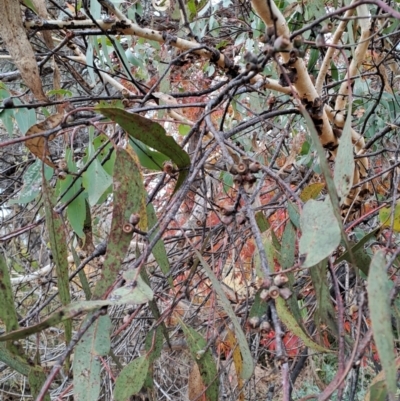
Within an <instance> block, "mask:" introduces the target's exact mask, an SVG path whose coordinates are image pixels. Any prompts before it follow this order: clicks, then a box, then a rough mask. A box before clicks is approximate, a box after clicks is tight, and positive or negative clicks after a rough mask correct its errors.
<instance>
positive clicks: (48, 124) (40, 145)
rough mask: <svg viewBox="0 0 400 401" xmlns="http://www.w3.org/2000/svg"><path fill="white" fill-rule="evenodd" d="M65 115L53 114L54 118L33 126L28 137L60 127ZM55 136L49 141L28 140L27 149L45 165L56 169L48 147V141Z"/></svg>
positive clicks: (36, 138) (40, 139)
mask: <svg viewBox="0 0 400 401" xmlns="http://www.w3.org/2000/svg"><path fill="white" fill-rule="evenodd" d="M63 117H64V115H63V114H62V113H57V114H53V115H52V116H50V117H48V118H46V120H44V121H42V122H41V123H38V124H35V125H32V127H31V128H29V129H28V131H27V133H26V136H31V135H35V134H40V133H42V132H45V131H48V130H50V129H53V128H55V127H57V125H59V124H60V123H61V121H62V119H63ZM54 137H55V135H51V136H50V137H49V138H48V139H46V138H44V137H42V136H39V137H35V138H31V139H27V140H26V141H25V145H26V147H27V148H28V149H29V150H30V151H31V152H32V153H33V154H34V155H35V156H36V157H38V158H39V159H40V160H42V162H43V163H46V164H47V165H48V166H50V167H53V168H55V167H56V165H55V164H54V163H53V162H52V161H51V160H50V158H49V156H50V152H49V148H48V146H47V142H48V141H52V140H53V139H54Z"/></svg>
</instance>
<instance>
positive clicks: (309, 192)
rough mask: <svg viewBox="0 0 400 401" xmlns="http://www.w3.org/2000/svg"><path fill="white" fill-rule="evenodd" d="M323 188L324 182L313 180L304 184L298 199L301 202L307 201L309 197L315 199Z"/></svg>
mask: <svg viewBox="0 0 400 401" xmlns="http://www.w3.org/2000/svg"><path fill="white" fill-rule="evenodd" d="M324 188H325V184H324V183H322V182H315V183H314V184H310V185H308V186H306V187H305V188H304V189H303V190H302V191H301V194H300V199H301V200H302V201H303V202H307V201H309V200H310V199H317V198H318V196H319V194H320V193H321V191H322V190H323V189H324Z"/></svg>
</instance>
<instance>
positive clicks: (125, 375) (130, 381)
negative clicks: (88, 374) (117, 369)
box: [114, 355, 149, 401]
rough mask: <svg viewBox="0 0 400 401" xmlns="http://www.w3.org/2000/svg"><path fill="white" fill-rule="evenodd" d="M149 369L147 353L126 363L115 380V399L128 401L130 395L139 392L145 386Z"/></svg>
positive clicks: (116, 400)
mask: <svg viewBox="0 0 400 401" xmlns="http://www.w3.org/2000/svg"><path fill="white" fill-rule="evenodd" d="M148 370H149V359H148V358H147V357H146V355H143V356H141V357H139V358H136V359H134V360H133V361H132V362H131V363H129V364H128V365H126V366H125V367H124V368H123V369H122V371H121V373H120V374H119V375H118V377H117V380H116V382H115V389H114V399H115V401H126V400H127V399H128V398H129V397H130V396H132V395H135V394H137V393H138V392H139V391H140V389H141V388H142V387H143V384H144V381H145V379H146V376H147V372H148Z"/></svg>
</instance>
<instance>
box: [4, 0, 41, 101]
mask: <svg viewBox="0 0 400 401" xmlns="http://www.w3.org/2000/svg"><path fill="white" fill-rule="evenodd" d="M0 15H1V24H0V36H1V37H2V39H3V40H4V43H5V45H6V47H7V50H8V52H9V53H10V55H11V57H12V59H13V61H14V63H15V65H16V66H17V67H18V70H19V72H20V73H21V77H22V79H23V80H24V82H25V84H26V86H28V88H29V89H30V90H31V91H32V93H33V95H34V96H35V98H36V99H38V100H40V101H42V102H46V101H47V98H46V95H45V94H44V92H43V87H42V81H41V80H40V75H39V68H38V66H37V63H36V59H35V53H34V52H33V49H32V46H31V44H30V43H29V40H28V37H27V35H26V32H25V28H24V26H23V24H22V18H21V7H20V4H19V1H12V0H0Z"/></svg>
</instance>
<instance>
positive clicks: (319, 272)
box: [310, 259, 339, 336]
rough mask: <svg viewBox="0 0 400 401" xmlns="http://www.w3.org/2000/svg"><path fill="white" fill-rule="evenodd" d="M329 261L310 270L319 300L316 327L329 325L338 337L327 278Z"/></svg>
mask: <svg viewBox="0 0 400 401" xmlns="http://www.w3.org/2000/svg"><path fill="white" fill-rule="evenodd" d="M327 263H328V262H327V260H326V259H324V260H322V261H321V262H320V263H318V264H316V265H315V266H313V267H311V268H310V276H311V281H312V283H313V288H314V291H315V296H316V298H317V308H316V310H315V315H314V320H315V324H316V327H317V328H319V327H321V325H325V326H326V325H327V326H328V327H329V328H330V329H331V332H332V333H333V335H334V336H338V335H339V332H338V328H337V324H336V320H335V309H334V306H333V304H332V300H331V294H330V291H329V283H328V278H327V274H326V273H327Z"/></svg>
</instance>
